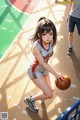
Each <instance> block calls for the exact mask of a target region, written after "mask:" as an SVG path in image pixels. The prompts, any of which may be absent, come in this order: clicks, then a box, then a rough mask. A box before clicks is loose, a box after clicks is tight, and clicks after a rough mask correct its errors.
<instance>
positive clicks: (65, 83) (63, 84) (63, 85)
mask: <svg viewBox="0 0 80 120" xmlns="http://www.w3.org/2000/svg"><path fill="white" fill-rule="evenodd" d="M62 77H63V79H61V80H60V81H58V80H57V79H56V80H55V84H56V87H57V88H58V89H60V90H66V89H68V88H69V87H70V85H71V79H70V77H69V76H68V75H65V74H62Z"/></svg>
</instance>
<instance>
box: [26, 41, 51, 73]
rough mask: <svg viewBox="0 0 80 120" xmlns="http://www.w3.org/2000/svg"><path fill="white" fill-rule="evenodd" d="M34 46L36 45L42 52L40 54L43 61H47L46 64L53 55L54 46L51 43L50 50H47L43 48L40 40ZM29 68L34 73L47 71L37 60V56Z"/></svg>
mask: <svg viewBox="0 0 80 120" xmlns="http://www.w3.org/2000/svg"><path fill="white" fill-rule="evenodd" d="M33 44H36V45H37V46H38V48H39V50H40V53H41V55H42V57H43V59H44V60H45V62H46V63H47V62H48V60H49V58H50V57H51V56H52V55H53V46H52V44H51V43H50V44H49V49H48V50H46V49H45V48H43V47H42V46H41V44H40V42H39V40H37V41H35V42H34V43H33ZM28 68H31V71H32V72H35V70H38V71H41V72H43V71H44V70H45V69H44V68H43V67H42V66H41V65H40V64H39V62H38V60H37V58H36V57H35V55H33V59H32V62H31V63H30V65H29V66H28Z"/></svg>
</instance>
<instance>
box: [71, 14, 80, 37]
mask: <svg viewBox="0 0 80 120" xmlns="http://www.w3.org/2000/svg"><path fill="white" fill-rule="evenodd" d="M75 25H76V26H77V30H78V34H79V35H80V19H79V18H75V17H73V16H69V32H74V28H75Z"/></svg>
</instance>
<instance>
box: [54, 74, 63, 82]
mask: <svg viewBox="0 0 80 120" xmlns="http://www.w3.org/2000/svg"><path fill="white" fill-rule="evenodd" d="M55 77H56V79H57V80H58V82H59V81H62V80H63V76H62V74H60V73H57V74H56V76H55Z"/></svg>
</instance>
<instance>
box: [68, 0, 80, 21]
mask: <svg viewBox="0 0 80 120" xmlns="http://www.w3.org/2000/svg"><path fill="white" fill-rule="evenodd" d="M70 15H71V16H73V17H76V18H79V19H80V0H73V6H72V11H71V13H70Z"/></svg>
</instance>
